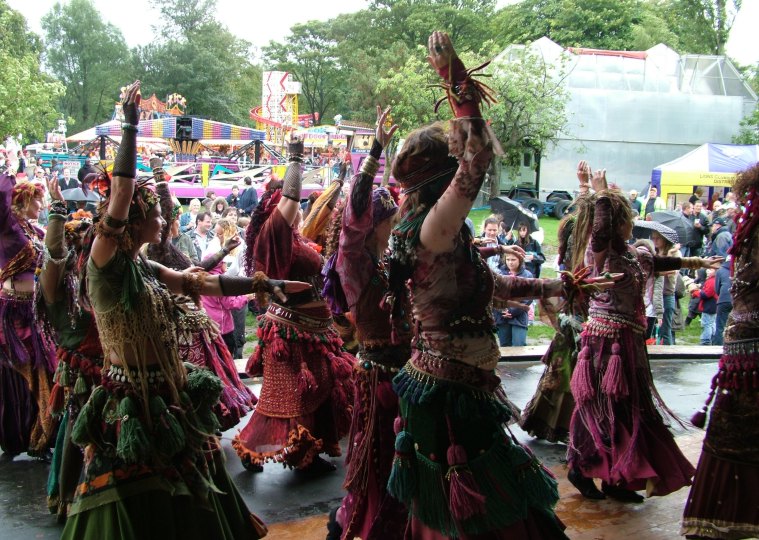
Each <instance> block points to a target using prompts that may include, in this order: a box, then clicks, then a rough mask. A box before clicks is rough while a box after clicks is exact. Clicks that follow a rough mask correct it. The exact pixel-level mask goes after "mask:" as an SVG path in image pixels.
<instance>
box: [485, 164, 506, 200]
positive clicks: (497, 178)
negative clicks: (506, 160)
mask: <svg viewBox="0 0 759 540" xmlns="http://www.w3.org/2000/svg"><path fill="white" fill-rule="evenodd" d="M502 167H503V164H502V163H501V158H500V157H499V156H495V158H494V159H493V161H491V162H490V170H489V171H488V173H489V174H490V199H494V198H495V197H498V196H499V195H500V194H501V169H502Z"/></svg>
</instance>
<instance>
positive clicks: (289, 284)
mask: <svg viewBox="0 0 759 540" xmlns="http://www.w3.org/2000/svg"><path fill="white" fill-rule="evenodd" d="M268 285H269V287H268V288H269V291H268V292H269V293H271V294H273V295H274V296H276V297H277V298H279V300H280V301H281V302H287V296H285V293H299V292H302V291H307V290H308V289H310V288H311V284H310V283H305V282H303V281H285V280H282V279H269V280H268Z"/></svg>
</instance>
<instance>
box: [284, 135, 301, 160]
mask: <svg viewBox="0 0 759 540" xmlns="http://www.w3.org/2000/svg"><path fill="white" fill-rule="evenodd" d="M303 152H304V146H303V140H302V139H301V138H300V137H298V136H297V135H293V136H292V137H291V138H290V142H289V143H288V144H287V155H288V157H292V156H298V157H301V158H302V157H303Z"/></svg>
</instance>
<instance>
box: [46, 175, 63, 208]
mask: <svg viewBox="0 0 759 540" xmlns="http://www.w3.org/2000/svg"><path fill="white" fill-rule="evenodd" d="M46 182H47V191H48V193H50V198H51V199H52V200H54V201H61V202H66V199H64V198H63V194H62V193H61V186H60V185H59V184H58V179H57V178H56V177H55V175H51V176H50V178H48V179H47V180H46Z"/></svg>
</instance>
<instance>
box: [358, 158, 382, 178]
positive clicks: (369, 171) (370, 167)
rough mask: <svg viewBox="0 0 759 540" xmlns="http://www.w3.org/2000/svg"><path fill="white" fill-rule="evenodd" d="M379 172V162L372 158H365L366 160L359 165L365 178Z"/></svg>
mask: <svg viewBox="0 0 759 540" xmlns="http://www.w3.org/2000/svg"><path fill="white" fill-rule="evenodd" d="M378 170H379V161H377V159H376V158H375V157H374V156H367V158H366V159H365V160H364V161H363V163H361V174H365V175H366V176H374V175H375V174H377V171H378Z"/></svg>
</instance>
